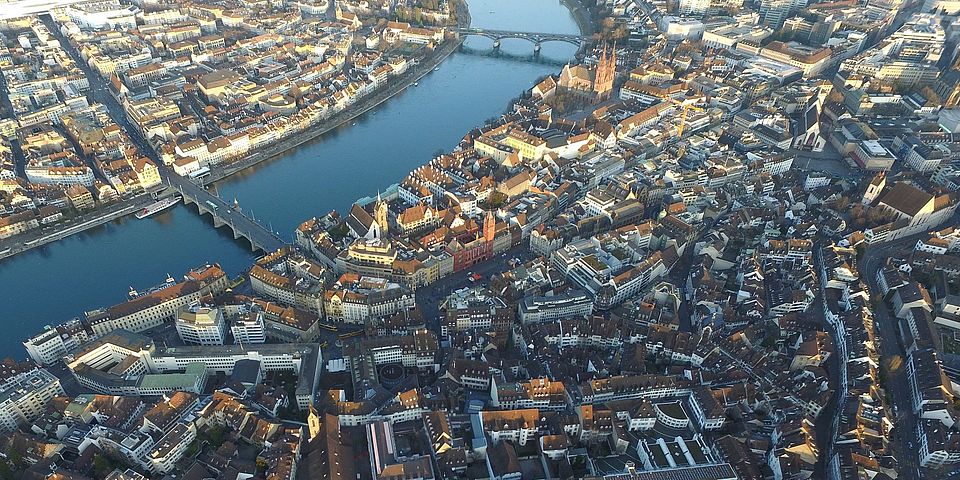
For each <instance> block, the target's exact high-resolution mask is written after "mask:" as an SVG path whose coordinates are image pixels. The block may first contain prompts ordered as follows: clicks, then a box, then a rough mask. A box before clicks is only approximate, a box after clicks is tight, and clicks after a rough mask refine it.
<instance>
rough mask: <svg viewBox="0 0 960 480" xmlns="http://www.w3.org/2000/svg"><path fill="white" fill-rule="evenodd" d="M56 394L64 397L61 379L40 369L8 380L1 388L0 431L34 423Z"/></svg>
mask: <svg viewBox="0 0 960 480" xmlns="http://www.w3.org/2000/svg"><path fill="white" fill-rule="evenodd" d="M57 395H64V391H63V387H62V386H60V379H58V378H57V377H55V376H53V375H52V374H51V373H50V372H48V371H46V370H44V369H42V368H38V369H34V370H31V371H29V372H23V373H19V374H17V375H14V376H13V377H10V378H9V379H7V380H6V381H5V382H3V384H2V385H0V428H2V429H3V430H6V431H13V430H16V429H17V427H18V426H20V425H21V424H23V423H25V422H30V421H33V420H36V419H37V418H38V417H40V415H41V414H43V412H44V410H45V409H46V408H47V403H48V402H50V400H51V399H52V398H53V397H55V396H57Z"/></svg>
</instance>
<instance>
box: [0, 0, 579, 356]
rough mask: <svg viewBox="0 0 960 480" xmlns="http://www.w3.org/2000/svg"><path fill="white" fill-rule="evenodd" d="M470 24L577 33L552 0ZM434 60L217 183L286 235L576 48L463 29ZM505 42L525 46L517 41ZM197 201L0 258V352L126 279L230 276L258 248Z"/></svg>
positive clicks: (524, 2)
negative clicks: (374, 98) (497, 46)
mask: <svg viewBox="0 0 960 480" xmlns="http://www.w3.org/2000/svg"><path fill="white" fill-rule="evenodd" d="M469 4H470V12H471V17H472V20H473V23H472V26H474V27H480V28H490V29H501V30H524V31H534V32H551V33H577V31H578V30H577V25H576V22H575V21H574V19H573V17H572V15H571V14H570V12H569V10H567V8H566V7H565V6H563V5H562V4H561V3H560V2H559V0H469ZM464 46H465V48H466V49H468V50H469V51H471V52H473V53H464V52H457V53H454V54H453V55H451V56H450V58H448V59H447V60H446V61H445V62H444V63H442V64H441V65H440V67H439V69H438V70H437V71H435V72H432V73H430V74H429V75H427V76H426V77H424V78H423V79H422V80H420V82H419V86H415V87H414V86H411V87H410V88H408V89H407V90H406V91H405V92H403V93H401V94H399V95H397V96H396V97H394V98H392V99H390V100H389V101H387V102H385V103H384V104H383V105H381V106H380V107H378V108H377V109H374V110H372V111H371V112H368V113H367V114H365V115H364V116H362V117H360V118H358V119H357V120H356V122H355V124H351V125H344V126H342V127H340V128H339V129H337V130H335V131H333V132H330V133H329V134H327V135H324V136H323V137H321V138H319V139H317V140H315V141H313V142H310V143H308V144H305V145H303V146H301V147H299V148H296V149H293V150H291V151H289V152H287V153H286V154H284V155H282V156H280V157H278V158H276V159H274V160H270V161H268V162H266V163H263V164H260V165H258V166H257V167H254V168H252V169H248V170H246V171H243V172H240V173H239V174H237V175H235V176H233V177H230V178H228V179H225V180H223V181H221V182H219V183H218V184H217V185H216V188H217V191H218V192H219V193H220V195H221V197H223V198H225V199H231V200H232V199H233V198H237V200H238V201H239V202H240V205H241V207H242V208H244V209H246V210H248V211H250V210H252V212H253V215H254V216H255V217H256V218H257V219H259V220H262V221H263V223H264V224H265V225H272V227H273V229H274V230H276V231H279V232H281V233H282V234H283V235H289V236H290V237H291V238H292V234H293V231H294V229H295V228H296V226H297V225H299V224H300V222H302V221H303V220H305V219H307V218H310V217H312V216H319V215H323V214H324V213H326V212H328V211H330V210H331V209H337V210H338V211H340V212H341V213H345V212H346V211H347V210H348V208H349V206H350V204H352V203H353V201H355V200H356V199H358V198H361V197H364V196H368V195H375V194H376V192H377V189H383V188H385V187H387V186H389V185H391V184H394V183H396V182H399V181H400V180H401V179H402V178H403V177H404V176H405V175H406V174H407V172H409V171H410V170H412V169H413V168H415V167H416V166H418V165H421V164H423V163H425V162H426V161H428V160H429V159H430V158H431V157H432V156H433V155H434V153H435V152H437V151H438V150H449V149H450V148H452V147H454V146H455V145H456V144H457V142H458V141H459V140H460V139H461V138H462V137H463V135H464V134H465V133H467V131H469V130H470V129H471V128H473V127H475V126H478V125H479V124H481V123H483V121H484V120H485V119H487V118H490V117H494V116H497V115H499V114H500V113H502V112H503V111H504V109H505V108H506V106H507V104H508V102H509V101H510V99H512V98H514V97H516V96H518V95H519V94H520V93H521V92H523V90H525V89H527V88H530V87H531V86H532V85H533V82H534V81H536V80H537V79H538V78H539V77H541V76H543V75H546V74H548V73H555V72H557V71H558V70H559V67H558V66H557V63H558V62H563V61H565V60H567V59H570V58H572V57H573V55H574V53H575V50H576V49H575V47H573V46H572V45H568V44H565V43H547V44H544V45H543V49H542V52H541V58H543V59H548V60H552V62H546V63H540V62H533V61H522V60H516V59H506V58H497V57H494V56H490V55H484V54H482V52H485V51H489V50H490V49H491V46H492V41H491V40H489V39H485V38H468V39H467V41H466V42H465V44H464ZM501 50H502V51H503V52H504V53H506V54H511V55H519V56H524V55H529V54H530V53H532V51H533V46H532V45H531V44H530V43H529V42H526V41H524V40H504V41H503V42H502V45H501ZM195 208H196V207H193V206H190V207H187V206H183V205H180V206H178V207H176V208H174V209H171V210H170V211H168V212H165V213H163V214H160V215H157V216H155V217H152V218H150V219H148V220H137V219H135V218H133V217H126V218H123V219H120V220H117V221H115V222H113V223H109V224H106V225H103V226H101V227H98V228H95V229H92V230H89V231H86V232H84V233H80V234H77V235H74V236H71V237H69V238H66V239H64V240H60V241H58V242H54V243H51V244H49V245H46V246H43V247H40V248H37V249H35V250H31V251H28V252H25V253H23V254H20V255H16V256H14V257H11V258H7V259H5V260H2V261H0V305H2V312H3V317H2V320H0V322H3V325H4V326H5V331H6V334H5V335H3V336H2V337H0V357H4V356H13V357H15V358H23V357H25V356H26V352H25V351H24V349H23V345H22V344H21V342H22V341H23V340H24V339H26V338H27V337H29V336H31V335H33V334H35V333H38V332H39V331H40V330H41V329H42V327H43V325H48V324H50V325H55V324H58V323H61V322H63V321H65V320H67V319H69V318H72V317H75V316H82V315H83V312H84V311H85V310H90V309H93V308H97V307H101V306H106V305H111V304H114V303H118V302H121V301H123V300H124V299H125V293H126V291H127V290H128V288H129V287H131V286H132V287H134V288H147V287H150V286H153V285H156V284H159V283H161V282H163V280H164V279H165V278H166V277H167V274H168V273H169V274H172V275H173V276H175V277H179V276H180V275H182V274H183V273H184V272H186V271H187V270H188V269H190V268H192V267H196V266H199V265H203V264H205V263H219V264H220V265H221V266H222V267H223V268H224V269H225V270H226V271H227V273H229V274H230V276H231V277H233V276H236V275H238V274H240V273H243V272H244V271H245V270H246V269H247V268H248V267H249V266H250V264H251V263H252V261H253V260H254V258H255V254H254V253H253V252H251V251H250V249H249V245H248V244H246V243H245V241H243V240H240V241H236V240H234V239H233V236H232V235H231V234H230V233H229V231H228V230H225V229H220V230H218V229H214V228H213V223H212V221H211V220H210V219H209V218H208V217H200V216H199V215H197V213H196V210H194V209H195Z"/></svg>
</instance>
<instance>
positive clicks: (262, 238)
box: [166, 173, 286, 253]
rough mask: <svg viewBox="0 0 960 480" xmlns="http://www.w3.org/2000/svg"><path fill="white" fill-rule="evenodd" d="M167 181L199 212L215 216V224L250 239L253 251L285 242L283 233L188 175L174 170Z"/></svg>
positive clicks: (284, 243) (167, 177) (235, 234)
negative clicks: (266, 225)
mask: <svg viewBox="0 0 960 480" xmlns="http://www.w3.org/2000/svg"><path fill="white" fill-rule="evenodd" d="M166 182H167V185H169V186H170V187H171V188H173V189H175V190H176V191H177V192H179V193H180V196H182V197H183V203H184V204H190V203H193V204H195V205H196V206H197V209H198V210H199V211H200V215H204V214H208V215H210V216H211V217H213V226H214V227H216V228H220V227H222V226H227V227H229V228H230V231H232V232H233V238H234V239H240V238H245V239H247V241H248V242H250V247H251V248H252V249H253V251H257V250H261V251H263V252H265V253H269V252H273V251H276V250H278V249H280V248H281V247H283V246H284V245H286V242H284V241H283V239H282V238H280V235H278V234H277V233H276V232H274V231H273V230H272V229H268V228H266V227H264V226H263V225H261V224H260V223H259V222H257V221H256V220H254V219H253V218H250V217H249V216H247V215H246V214H245V213H243V211H241V210H240V209H239V208H235V206H234V205H232V204H228V203H227V202H224V201H223V199H221V198H220V197H218V196H216V195H214V194H212V193H210V192H208V191H207V190H206V189H204V188H203V187H202V186H200V185H197V184H195V183H193V182H191V181H190V180H189V179H187V178H183V177H181V176H179V175H177V174H174V173H168V174H167V175H166Z"/></svg>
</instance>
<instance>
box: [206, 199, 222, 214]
mask: <svg viewBox="0 0 960 480" xmlns="http://www.w3.org/2000/svg"><path fill="white" fill-rule="evenodd" d="M207 205H209V206H210V208H212V209H213V211H214V212H216V211H217V210H219V209H220V207H218V206H217V204H216V203H213V202H211V201H210V200H207Z"/></svg>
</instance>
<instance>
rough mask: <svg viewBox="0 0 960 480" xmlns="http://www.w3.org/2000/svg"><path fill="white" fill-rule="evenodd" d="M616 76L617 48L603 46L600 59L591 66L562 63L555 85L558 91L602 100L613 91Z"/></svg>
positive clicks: (608, 96)
mask: <svg viewBox="0 0 960 480" xmlns="http://www.w3.org/2000/svg"><path fill="white" fill-rule="evenodd" d="M616 76H617V49H616V46H614V48H613V49H612V51H611V52H609V53H608V52H607V47H606V46H604V47H603V54H602V55H601V56H600V61H599V62H597V65H596V66H595V67H593V68H588V67H585V66H583V65H573V66H571V65H570V64H567V65H564V67H563V71H562V72H560V80H559V82H557V86H558V88H559V90H560V91H562V92H565V93H572V94H575V95H579V96H583V97H585V98H590V99H593V100H596V101H602V100H606V99H608V98H610V95H611V94H612V93H613V81H614V79H615V78H616Z"/></svg>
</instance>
